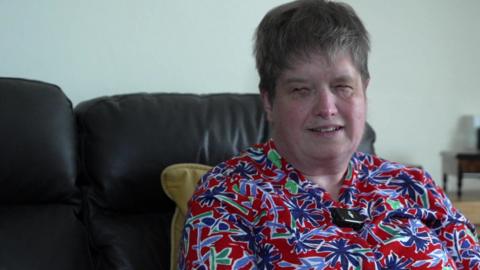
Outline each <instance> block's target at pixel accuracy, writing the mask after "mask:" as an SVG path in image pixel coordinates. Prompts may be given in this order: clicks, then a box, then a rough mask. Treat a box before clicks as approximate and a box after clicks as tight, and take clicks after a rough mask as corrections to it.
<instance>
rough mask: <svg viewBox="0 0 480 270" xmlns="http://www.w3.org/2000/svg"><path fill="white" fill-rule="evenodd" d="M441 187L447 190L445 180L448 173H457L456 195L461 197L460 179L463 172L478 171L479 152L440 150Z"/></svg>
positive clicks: (479, 170) (479, 163)
mask: <svg viewBox="0 0 480 270" xmlns="http://www.w3.org/2000/svg"><path fill="white" fill-rule="evenodd" d="M441 156H442V172H443V189H444V190H445V192H446V191H447V180H448V175H449V174H455V175H457V188H458V189H457V196H458V199H459V200H460V199H461V197H462V181H463V176H464V174H468V173H480V152H479V151H476V150H475V151H462V152H449V151H448V152H447V151H445V152H442V153H441Z"/></svg>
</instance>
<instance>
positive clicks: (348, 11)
mask: <svg viewBox="0 0 480 270" xmlns="http://www.w3.org/2000/svg"><path fill="white" fill-rule="evenodd" d="M339 50H346V51H347V52H349V53H350V56H351V58H352V61H353V63H354V65H355V67H356V68H357V69H358V71H359V72H360V74H361V76H362V79H363V80H367V79H368V78H370V74H369V72H368V53H369V51H370V41H369V35H368V32H367V30H366V29H365V27H364V26H363V23H362V21H361V20H360V18H359V17H358V16H357V14H356V13H355V11H354V10H353V9H352V7H350V6H349V5H347V4H345V3H338V2H331V1H326V0H298V1H293V2H290V3H287V4H283V5H280V6H278V7H276V8H274V9H272V10H270V11H269V12H268V13H267V14H266V15H265V17H264V18H263V19H262V21H261V22H260V24H259V25H258V27H257V30H256V33H255V45H254V55H255V59H256V64H257V70H258V74H259V76H260V83H259V88H260V91H266V92H267V93H268V96H269V98H270V100H273V98H274V96H275V87H276V80H277V79H278V76H280V74H281V72H283V71H284V70H285V69H287V68H289V67H290V66H291V65H292V63H293V61H295V60H298V59H301V58H305V57H306V58H308V56H309V54H311V53H314V52H321V53H323V54H325V55H326V56H327V57H330V58H331V57H332V56H333V55H334V54H335V53H336V52H337V51H339Z"/></svg>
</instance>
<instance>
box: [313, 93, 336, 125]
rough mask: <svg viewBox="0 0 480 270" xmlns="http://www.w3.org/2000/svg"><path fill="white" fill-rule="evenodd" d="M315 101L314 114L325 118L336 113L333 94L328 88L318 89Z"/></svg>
mask: <svg viewBox="0 0 480 270" xmlns="http://www.w3.org/2000/svg"><path fill="white" fill-rule="evenodd" d="M315 102H316V104H315V115H318V116H320V117H322V118H325V119H327V118H331V117H333V116H335V115H336V114H337V113H338V110H337V105H336V98H335V95H334V94H333V93H332V92H331V91H329V90H328V89H324V90H321V91H319V92H318V96H317V99H316V101H315Z"/></svg>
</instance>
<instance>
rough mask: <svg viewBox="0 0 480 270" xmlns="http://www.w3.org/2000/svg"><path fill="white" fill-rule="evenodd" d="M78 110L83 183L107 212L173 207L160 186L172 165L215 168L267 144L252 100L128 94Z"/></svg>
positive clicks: (237, 96) (235, 96)
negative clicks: (256, 145) (90, 186)
mask: <svg viewBox="0 0 480 270" xmlns="http://www.w3.org/2000/svg"><path fill="white" fill-rule="evenodd" d="M75 110H76V114H77V116H78V119H79V121H78V122H79V125H80V136H81V137H82V139H81V147H80V149H81V151H82V153H83V154H82V156H83V157H84V158H83V159H82V163H83V164H82V166H83V169H84V172H85V173H86V175H85V177H86V178H88V180H89V181H90V182H91V183H92V184H93V185H94V187H95V188H94V193H93V194H92V195H93V196H94V198H95V200H96V201H97V203H98V204H99V205H100V206H102V207H104V208H108V209H117V210H127V211H128V210H131V211H138V210H140V209H142V210H148V209H150V210H153V209H157V210H159V209H161V208H162V207H161V205H162V204H168V203H170V200H169V199H168V198H167V197H166V196H165V194H164V193H163V191H162V189H161V186H160V182H159V177H160V173H161V172H162V171H163V169H164V168H165V167H167V166H168V165H171V164H175V163H185V162H192V163H202V164H208V165H215V164H217V163H219V162H221V161H223V160H225V159H228V158H229V157H231V156H232V155H234V154H237V153H239V152H240V151H241V150H243V149H244V148H246V147H248V146H249V145H250V144H252V143H257V142H260V141H263V140H265V139H266V138H268V126H267V124H266V122H265V116H264V113H263V110H262V108H261V104H260V102H259V100H258V95H254V94H226V95H225V94H223V95H222V94H214V95H190V94H131V95H122V96H115V97H106V98H99V99H94V100H91V101H87V102H84V103H81V104H79V105H78V106H77V107H76V109H75Z"/></svg>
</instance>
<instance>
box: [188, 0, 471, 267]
mask: <svg viewBox="0 0 480 270" xmlns="http://www.w3.org/2000/svg"><path fill="white" fill-rule="evenodd" d="M368 52H369V38H368V33H367V31H366V30H365V28H364V26H363V24H362V22H361V20H360V19H359V18H358V17H357V15H356V14H355V12H354V11H353V10H352V9H351V8H350V7H349V6H347V5H345V4H340V3H334V2H328V1H321V0H304V1H295V2H291V3H288V4H285V5H282V6H279V7H277V8H275V9H273V10H271V11H270V12H269V13H268V14H267V15H266V16H265V17H264V18H263V20H262V22H261V23H260V25H259V26H258V29H257V32H256V44H255V55H256V61H257V69H258V72H259V75H260V84H259V87H260V92H261V97H262V100H263V104H264V107H265V110H266V112H267V117H268V120H269V121H270V123H271V125H272V128H273V133H272V139H271V140H269V141H268V142H266V143H265V144H262V145H257V146H253V147H252V148H250V149H248V150H247V151H245V152H244V153H243V154H242V155H241V156H238V157H235V158H232V159H231V160H228V161H226V162H224V163H221V164H219V165H218V166H216V167H215V168H213V169H212V170H211V171H210V172H209V173H208V174H207V175H205V176H204V177H203V178H202V181H201V183H200V185H199V187H198V188H197V191H196V192H195V194H194V196H193V198H192V200H191V202H190V212H189V215H188V217H187V221H186V224H185V230H184V237H183V247H182V255H181V258H180V268H182V269H192V268H194V269H257V268H258V269H274V268H286V269H360V268H361V269H426V268H429V269H480V253H479V250H480V247H479V244H478V242H477V240H476V235H475V231H474V227H473V226H472V225H471V224H470V223H469V222H468V221H467V219H466V218H465V217H464V216H463V215H462V214H460V213H459V212H458V211H457V210H456V209H454V208H453V207H452V205H451V203H450V201H449V200H448V199H447V198H446V196H445V194H444V193H443V191H442V190H441V189H440V188H439V187H438V186H437V185H436V184H435V182H434V181H433V180H432V179H431V177H430V176H429V175H428V174H427V173H426V172H424V171H422V170H420V169H417V168H409V167H405V166H403V165H401V164H398V163H393V162H389V161H385V160H383V159H380V158H378V157H375V156H371V155H368V154H364V153H358V152H355V150H356V149H357V147H358V145H359V143H360V141H361V138H362V134H363V129H364V126H365V115H366V110H367V108H366V106H367V104H366V90H367V86H368V83H369V79H370V77H369V72H368V65H367V62H368Z"/></svg>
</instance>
